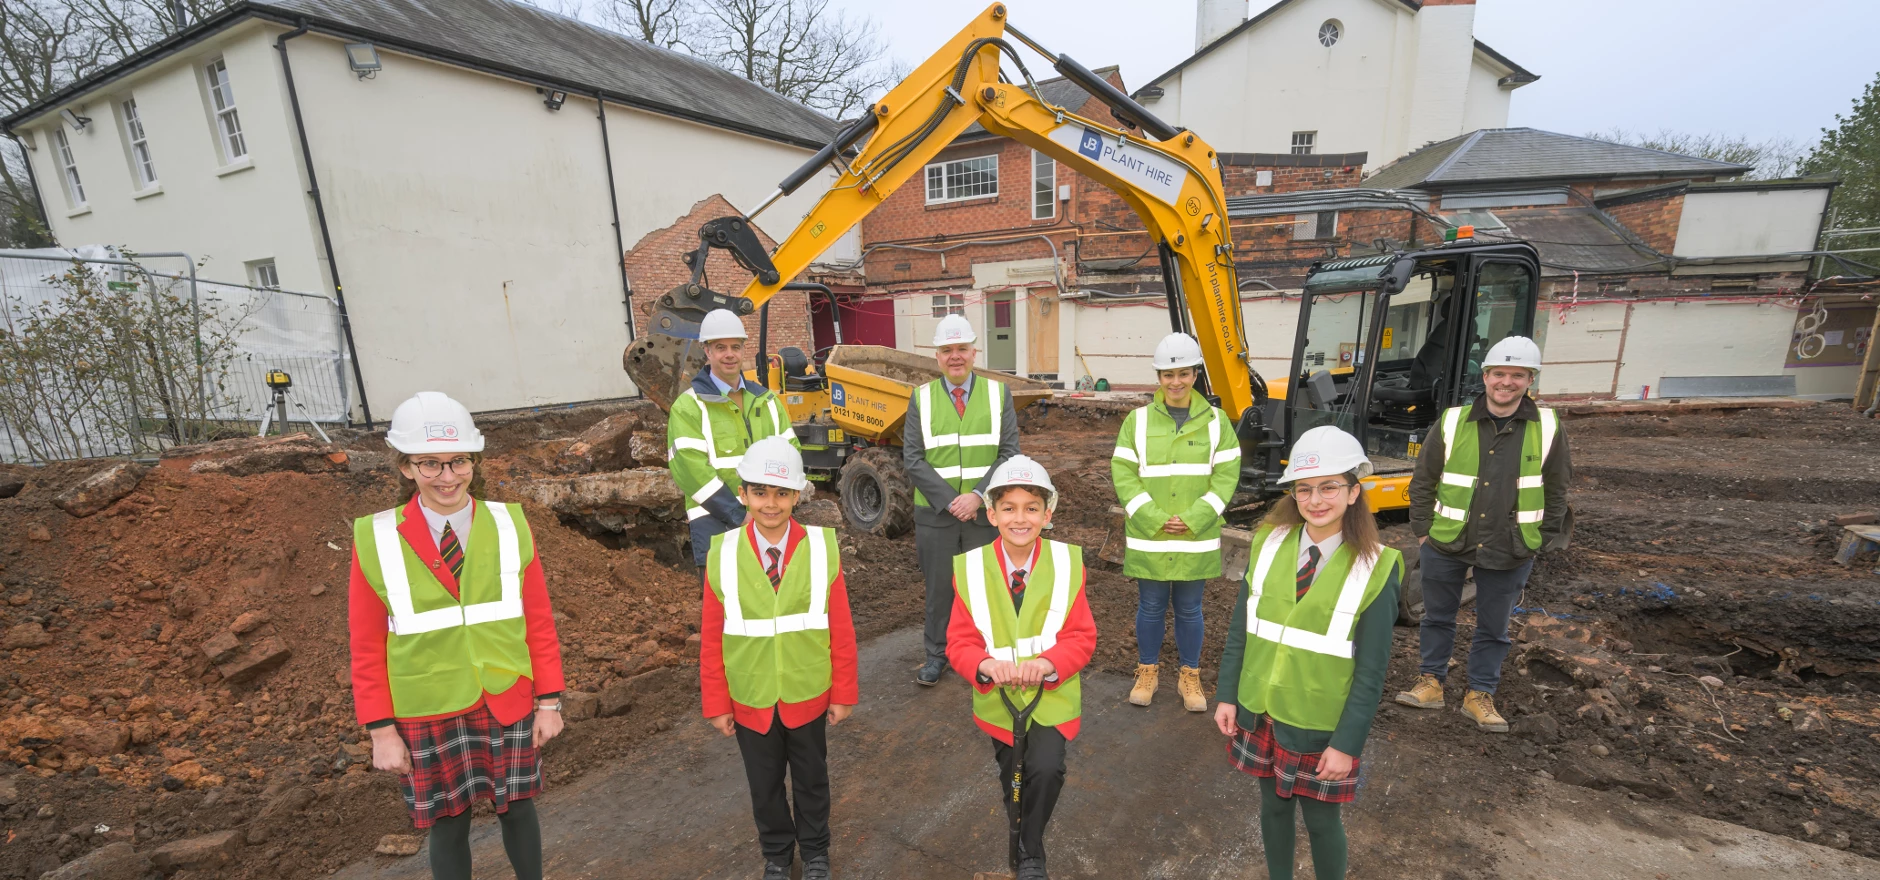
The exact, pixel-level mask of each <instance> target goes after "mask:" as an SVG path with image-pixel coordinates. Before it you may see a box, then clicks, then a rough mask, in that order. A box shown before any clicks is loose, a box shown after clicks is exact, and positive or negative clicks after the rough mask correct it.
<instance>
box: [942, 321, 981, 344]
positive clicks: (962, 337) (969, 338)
mask: <svg viewBox="0 0 1880 880" xmlns="http://www.w3.org/2000/svg"><path fill="white" fill-rule="evenodd" d="M978 341H979V335H978V334H976V333H974V332H973V325H972V322H971V321H968V320H966V318H965V317H964V316H962V315H948V316H946V317H944V318H941V319H940V325H939V326H937V327H935V328H933V347H934V348H939V347H940V346H942V345H958V344H960V343H962V342H978Z"/></svg>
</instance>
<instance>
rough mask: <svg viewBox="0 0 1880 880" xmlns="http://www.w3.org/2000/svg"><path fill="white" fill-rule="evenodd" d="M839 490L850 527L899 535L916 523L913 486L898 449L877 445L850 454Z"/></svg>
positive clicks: (843, 510) (895, 536)
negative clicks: (902, 464) (908, 479)
mask: <svg viewBox="0 0 1880 880" xmlns="http://www.w3.org/2000/svg"><path fill="white" fill-rule="evenodd" d="M836 491H837V492H839V493H841V494H842V515H843V516H844V517H846V518H848V521H849V526H850V527H851V528H855V529H859V530H861V531H864V532H868V533H870V534H874V535H880V536H881V537H883V538H898V537H900V536H901V535H904V534H906V533H907V530H908V529H911V528H913V527H914V489H913V487H912V486H911V485H910V484H909V483H908V481H907V471H906V470H905V469H904V468H903V467H902V466H901V456H900V450H898V449H888V448H885V447H879V446H875V447H870V448H868V449H863V450H861V451H860V452H857V453H855V454H853V455H850V456H849V460H848V462H847V463H846V464H844V465H843V466H842V476H841V478H840V479H839V480H837V481H836Z"/></svg>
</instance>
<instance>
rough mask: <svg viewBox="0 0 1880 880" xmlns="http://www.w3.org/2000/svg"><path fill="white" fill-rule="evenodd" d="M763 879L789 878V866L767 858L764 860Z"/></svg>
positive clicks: (787, 879)
mask: <svg viewBox="0 0 1880 880" xmlns="http://www.w3.org/2000/svg"><path fill="white" fill-rule="evenodd" d="M763 880H790V866H789V865H779V864H777V863H776V862H773V861H770V860H768V859H766V860H764V878H763Z"/></svg>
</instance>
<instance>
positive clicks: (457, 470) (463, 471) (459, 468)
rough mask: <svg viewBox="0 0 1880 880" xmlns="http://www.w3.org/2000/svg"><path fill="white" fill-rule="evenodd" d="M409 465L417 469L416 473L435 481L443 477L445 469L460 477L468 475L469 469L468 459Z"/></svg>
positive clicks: (432, 460) (422, 462)
mask: <svg viewBox="0 0 1880 880" xmlns="http://www.w3.org/2000/svg"><path fill="white" fill-rule="evenodd" d="M411 465H412V467H415V468H417V469H418V473H420V474H423V475H424V476H425V478H426V479H436V478H438V477H440V476H443V474H444V469H445V468H450V472H451V473H453V474H456V475H457V476H460V477H461V476H465V475H467V474H469V473H470V468H471V462H470V459H467V458H453V459H451V460H450V461H437V460H435V459H426V460H425V461H414V462H412V463H411Z"/></svg>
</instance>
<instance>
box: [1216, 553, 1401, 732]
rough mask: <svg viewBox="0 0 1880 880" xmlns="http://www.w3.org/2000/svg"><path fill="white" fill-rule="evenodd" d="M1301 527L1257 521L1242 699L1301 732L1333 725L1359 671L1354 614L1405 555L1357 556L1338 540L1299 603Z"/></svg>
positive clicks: (1244, 704)
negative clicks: (1354, 645) (1354, 644)
mask: <svg viewBox="0 0 1880 880" xmlns="http://www.w3.org/2000/svg"><path fill="white" fill-rule="evenodd" d="M1304 531H1305V529H1304V527H1302V526H1286V527H1281V528H1274V527H1273V526H1262V527H1261V528H1260V530H1259V531H1257V532H1255V533H1254V536H1253V543H1252V546H1253V547H1254V548H1255V550H1256V552H1257V553H1258V554H1259V555H1258V557H1257V558H1256V560H1255V562H1254V564H1253V565H1252V566H1251V567H1250V568H1249V570H1248V572H1247V581H1246V590H1247V648H1246V653H1245V654H1243V655H1242V657H1243V658H1244V659H1243V661H1242V663H1241V666H1240V705H1241V707H1242V708H1244V709H1246V710H1247V711H1249V712H1254V713H1261V712H1264V713H1266V714H1268V715H1271V716H1273V718H1274V719H1275V720H1277V721H1281V722H1284V723H1286V724H1290V725H1292V726H1294V727H1301V728H1305V729H1307V730H1333V729H1336V728H1337V727H1338V719H1339V716H1341V715H1343V714H1344V711H1345V698H1346V697H1347V696H1349V695H1350V694H1351V678H1352V675H1353V673H1354V672H1355V671H1356V669H1357V662H1356V660H1354V659H1353V658H1354V657H1355V651H1354V650H1353V646H1352V642H1351V637H1352V634H1353V632H1354V631H1355V630H1356V629H1357V626H1358V615H1360V614H1363V613H1364V609H1366V608H1368V607H1370V605H1371V602H1372V601H1373V600H1375V599H1376V598H1377V595H1378V593H1380V592H1383V590H1384V584H1386V583H1388V582H1389V581H1390V574H1391V572H1392V571H1393V570H1395V569H1396V568H1397V567H1398V566H1399V565H1401V564H1402V561H1403V554H1401V553H1399V552H1397V551H1396V550H1393V549H1391V548H1389V547H1385V548H1383V549H1381V550H1380V551H1378V555H1377V558H1375V559H1369V560H1366V559H1358V558H1357V555H1358V554H1357V553H1356V551H1354V550H1352V549H1351V545H1349V544H1344V545H1340V546H1339V548H1338V549H1337V550H1334V551H1332V555H1331V557H1330V558H1329V559H1325V560H1323V561H1321V562H1320V564H1319V571H1318V576H1317V577H1316V578H1315V579H1314V580H1313V582H1312V589H1311V590H1309V591H1307V592H1306V597H1305V599H1304V600H1303V601H1300V600H1298V599H1296V598H1295V596H1296V594H1297V585H1296V581H1297V578H1298V575H1299V571H1298V564H1299V535H1300V533H1302V532H1304Z"/></svg>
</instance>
